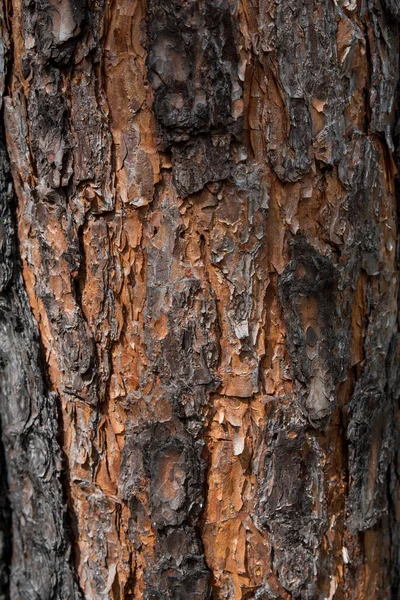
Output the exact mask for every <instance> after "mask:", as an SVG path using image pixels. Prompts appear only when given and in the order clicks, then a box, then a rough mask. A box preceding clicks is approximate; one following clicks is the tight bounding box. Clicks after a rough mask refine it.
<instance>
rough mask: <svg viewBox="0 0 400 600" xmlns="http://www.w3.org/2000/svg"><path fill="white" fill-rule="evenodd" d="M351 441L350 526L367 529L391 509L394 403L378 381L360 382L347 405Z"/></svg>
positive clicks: (347, 433) (356, 528)
mask: <svg viewBox="0 0 400 600" xmlns="http://www.w3.org/2000/svg"><path fill="white" fill-rule="evenodd" d="M346 413H347V418H348V425H347V429H346V435H347V438H348V440H349V442H350V456H349V466H350V477H351V488H350V495H349V509H350V527H351V529H352V531H354V532H356V531H365V530H366V529H369V528H371V527H373V526H374V525H376V524H377V523H378V522H379V520H380V518H381V517H382V515H383V514H384V513H385V512H386V511H387V509H388V498H387V485H388V467H389V464H390V460H391V458H392V451H393V444H394V418H395V412H394V406H393V403H392V402H391V398H390V397H389V398H388V397H387V395H386V394H385V392H384V390H383V388H382V387H380V386H379V384H377V383H373V382H370V383H366V384H364V385H363V384H362V383H361V382H360V384H359V386H358V389H357V390H356V391H355V393H354V395H353V397H352V399H351V401H350V403H349V404H348V406H347V407H346Z"/></svg>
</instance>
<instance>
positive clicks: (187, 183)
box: [147, 0, 241, 197]
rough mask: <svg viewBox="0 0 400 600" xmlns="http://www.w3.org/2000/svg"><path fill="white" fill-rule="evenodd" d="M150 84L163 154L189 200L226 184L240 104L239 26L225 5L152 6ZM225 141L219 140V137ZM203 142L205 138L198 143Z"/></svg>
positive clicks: (153, 2) (155, 2)
mask: <svg viewBox="0 0 400 600" xmlns="http://www.w3.org/2000/svg"><path fill="white" fill-rule="evenodd" d="M147 17H148V28H147V33H148V38H149V43H148V59H147V67H148V77H149V81H150V83H151V85H152V86H153V89H154V107H153V109H154V114H155V117H156V120H157V124H158V127H159V131H160V135H161V141H162V147H163V149H164V150H167V149H171V150H172V156H173V160H174V181H175V184H176V188H177V190H178V192H179V194H181V195H182V197H185V196H187V195H189V194H191V193H193V192H196V191H199V190H201V189H202V188H203V187H204V185H205V184H206V183H208V182H212V181H218V180H221V179H225V178H227V177H228V176H229V172H230V168H229V142H230V139H229V138H230V136H229V135H226V134H227V133H228V130H229V127H230V125H231V124H232V123H233V121H234V119H233V117H232V114H231V113H232V108H231V107H232V103H233V102H235V101H236V100H238V99H239V98H240V95H241V88H240V86H239V84H238V82H237V62H238V58H237V51H236V45H235V42H234V24H233V20H232V17H231V13H230V6H229V3H228V2H227V1H226V0H222V1H219V2H217V3H215V2H211V1H210V0H206V1H205V2H202V3H199V2H195V1H194V0H190V1H189V2H186V3H184V4H182V3H181V2H177V1H176V0H168V2H160V1H159V0H151V1H150V2H149V3H148V7H147ZM221 134H222V135H221ZM198 136H200V137H198Z"/></svg>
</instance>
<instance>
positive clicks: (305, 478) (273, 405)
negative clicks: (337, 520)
mask: <svg viewBox="0 0 400 600" xmlns="http://www.w3.org/2000/svg"><path fill="white" fill-rule="evenodd" d="M266 414H267V419H268V421H267V422H268V428H267V429H266V430H265V433H264V435H265V454H264V456H263V460H262V462H261V463H260V464H259V465H258V468H257V466H256V464H254V467H255V468H256V472H257V475H258V478H259V479H258V481H259V485H258V503H257V517H258V519H259V520H260V523H261V524H262V525H263V526H264V527H266V528H268V530H269V531H270V532H271V535H272V540H273V547H274V559H273V567H274V569H276V570H277V571H278V573H279V580H280V582H281V584H282V585H283V587H284V588H285V589H286V590H287V591H288V592H290V593H291V594H293V597H294V598H316V597H317V596H316V588H315V584H314V583H313V572H314V569H315V565H316V564H317V563H318V561H319V557H320V552H321V540H322V538H323V534H324V531H325V530H326V529H327V514H326V507H325V506H324V504H323V503H321V496H322V494H323V480H322V477H321V472H320V460H321V456H322V453H321V450H320V448H319V444H318V440H317V437H316V435H315V432H313V431H312V430H310V428H309V427H308V424H307V422H306V420H305V419H304V418H303V417H302V416H301V415H300V414H299V412H298V411H297V410H296V409H293V407H292V406H291V405H290V403H289V402H288V401H287V400H282V401H280V402H279V401H276V400H273V399H270V400H269V401H268V404H267V406H266Z"/></svg>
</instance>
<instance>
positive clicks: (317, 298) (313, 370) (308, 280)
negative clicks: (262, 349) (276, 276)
mask: <svg viewBox="0 0 400 600" xmlns="http://www.w3.org/2000/svg"><path fill="white" fill-rule="evenodd" d="M338 277H339V274H338V272H337V270H336V269H335V267H334V265H333V264H332V262H331V260H329V258H328V257H326V256H322V255H321V254H319V252H317V250H315V248H313V246H311V245H310V244H309V243H308V242H307V241H306V240H305V238H304V237H302V236H298V237H296V238H295V240H294V242H293V249H292V260H291V262H290V263H289V264H288V266H287V267H286V269H285V271H284V272H283V274H282V275H281V277H280V280H279V293H280V298H281V302H282V307H283V312H284V317H285V322H286V327H287V339H286V343H287V347H288V351H289V354H290V358H291V362H292V366H293V375H294V378H295V380H296V387H295V389H296V392H297V395H298V400H299V403H300V406H301V407H302V408H303V410H304V411H305V414H306V415H307V417H308V419H309V421H310V423H312V424H314V425H315V426H322V425H324V424H326V420H327V419H328V418H329V416H330V414H331V413H332V410H333V409H334V405H335V402H336V390H335V386H336V384H337V383H338V381H339V380H340V377H341V376H342V374H343V367H344V364H345V360H346V346H345V343H344V342H345V338H344V337H343V335H342V334H341V331H340V323H339V320H338V318H337V316H336V310H337V307H336V304H337V286H338Z"/></svg>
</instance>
